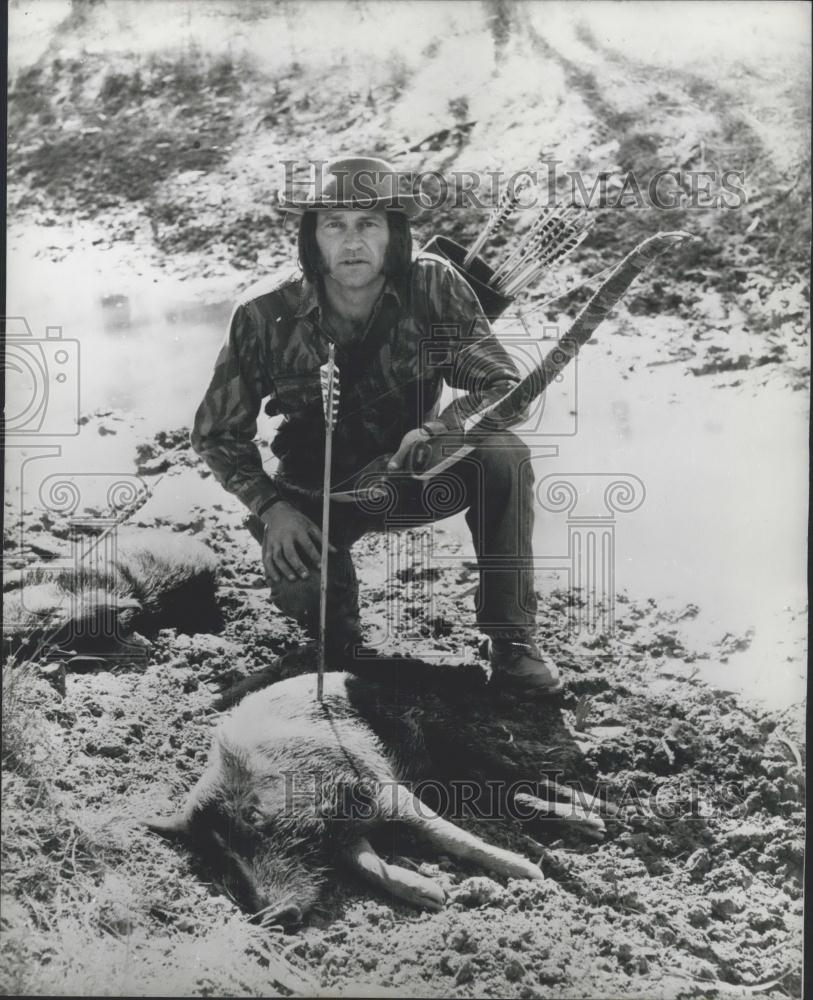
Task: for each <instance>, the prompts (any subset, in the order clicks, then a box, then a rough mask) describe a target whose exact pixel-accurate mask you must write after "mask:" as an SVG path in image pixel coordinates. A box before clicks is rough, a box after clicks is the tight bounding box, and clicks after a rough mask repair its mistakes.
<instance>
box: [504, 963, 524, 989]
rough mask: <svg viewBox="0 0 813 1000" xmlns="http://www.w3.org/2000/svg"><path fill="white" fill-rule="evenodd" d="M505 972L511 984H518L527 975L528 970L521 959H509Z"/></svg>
mask: <svg viewBox="0 0 813 1000" xmlns="http://www.w3.org/2000/svg"><path fill="white" fill-rule="evenodd" d="M503 972H504V973H505V978H506V979H507V980H508V982H509V983H516V982H519V980H520V979H522V977H523V976H524V975H525V972H526V969H525V966H524V965H523V964H522V962H520V961H519V959H516V958H509V959H508V961H507V962H506V963H505V968H504V970H503Z"/></svg>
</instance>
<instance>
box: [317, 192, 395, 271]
mask: <svg viewBox="0 0 813 1000" xmlns="http://www.w3.org/2000/svg"><path fill="white" fill-rule="evenodd" d="M389 241H390V230H389V226H388V224H387V213H386V210H385V209H383V208H378V209H371V210H369V211H367V210H364V209H356V208H354V209H347V210H342V211H335V212H330V211H328V212H317V213H316V245H317V246H318V247H319V252H320V253H321V254H322V260H323V261H324V264H325V269H326V271H327V273H328V274H329V275H330V277H331V278H332V279H333V280H334V281H336V282H337V283H338V284H340V285H344V286H345V287H346V288H363V287H364V286H365V285H369V284H371V283H372V282H374V281H376V280H377V279H378V278H379V277H380V275H381V274H382V272H383V270H384V257H385V256H386V253H387V246H388V245H389Z"/></svg>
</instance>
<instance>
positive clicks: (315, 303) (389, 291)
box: [296, 278, 404, 319]
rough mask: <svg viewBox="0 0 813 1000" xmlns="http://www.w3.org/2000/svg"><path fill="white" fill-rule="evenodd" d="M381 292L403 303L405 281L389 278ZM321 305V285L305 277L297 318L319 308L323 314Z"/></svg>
mask: <svg viewBox="0 0 813 1000" xmlns="http://www.w3.org/2000/svg"><path fill="white" fill-rule="evenodd" d="M381 294H382V295H392V296H393V297H394V298H395V301H396V302H397V303H398V305H399V306H400V305H402V304H403V301H404V283H403V281H402V280H401V279H398V278H387V279H386V280H385V282H384V287H383V288H382V289H381ZM321 306H322V303H321V301H320V299H319V287H318V285H317V283H316V282H311V281H308V279H307V278H303V279H302V292H301V294H300V296H299V308H298V309H297V311H296V317H297V319H300V318H302V317H304V316H309V315H310V314H311V313H312V312H313V310H314V309H317V310H319V311H320V316H321Z"/></svg>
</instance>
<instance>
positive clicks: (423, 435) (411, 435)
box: [387, 427, 432, 472]
mask: <svg viewBox="0 0 813 1000" xmlns="http://www.w3.org/2000/svg"><path fill="white" fill-rule="evenodd" d="M431 436H432V435H431V434H430V433H429V431H427V430H424V428H423V427H416V428H415V430H413V431H407V432H406V434H404V436H403V438H402V440H401V443H400V445H399V446H398V451H396V453H395V454H394V455H393V456H392V458H391V459H390V460H389V462H387V471H388V472H395V470H396V469H400V468H401V466H402V465H403V464H404V460H405V459H406V457H407V455H408V454H409V453H410V451H411V450H412V449H413V448H414V447H415V445H416V444H417V443H418V442H419V441H428V440H429V438H430V437H431Z"/></svg>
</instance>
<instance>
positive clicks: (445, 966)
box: [438, 951, 458, 976]
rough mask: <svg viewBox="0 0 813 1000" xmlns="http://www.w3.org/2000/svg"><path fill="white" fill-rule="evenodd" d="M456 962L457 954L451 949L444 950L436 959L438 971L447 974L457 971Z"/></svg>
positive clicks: (450, 974)
mask: <svg viewBox="0 0 813 1000" xmlns="http://www.w3.org/2000/svg"><path fill="white" fill-rule="evenodd" d="M457 963H458V958H457V955H455V954H454V953H453V952H451V951H444V952H443V954H442V955H441V956H440V958H439V959H438V966H439V968H440V971H441V972H443V973H444V974H445V975H447V976H453V975H454V974H455V973H456V972H457V967H458V966H457Z"/></svg>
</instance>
